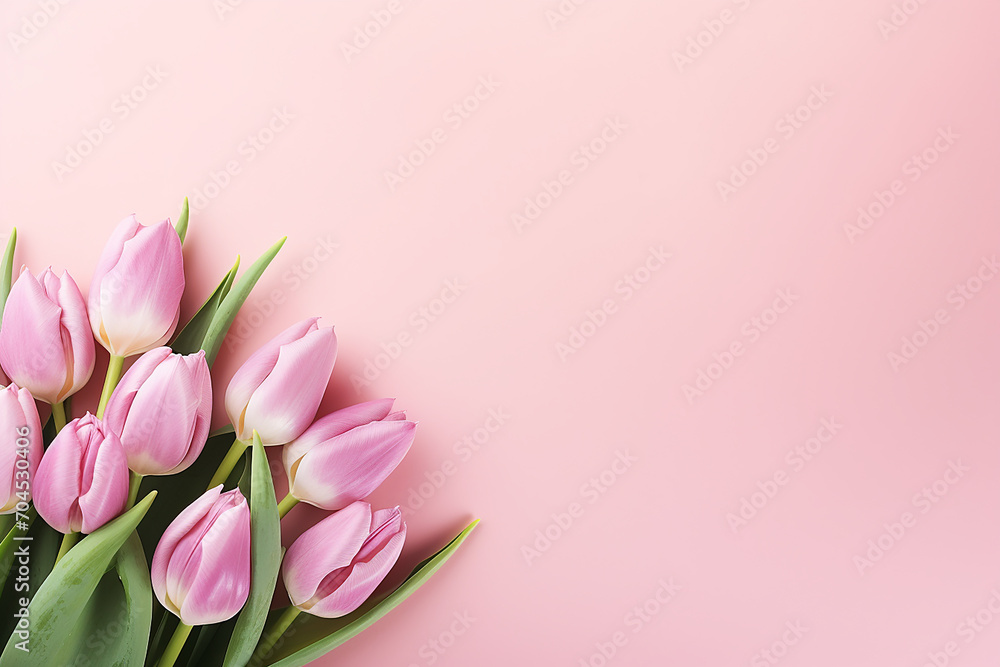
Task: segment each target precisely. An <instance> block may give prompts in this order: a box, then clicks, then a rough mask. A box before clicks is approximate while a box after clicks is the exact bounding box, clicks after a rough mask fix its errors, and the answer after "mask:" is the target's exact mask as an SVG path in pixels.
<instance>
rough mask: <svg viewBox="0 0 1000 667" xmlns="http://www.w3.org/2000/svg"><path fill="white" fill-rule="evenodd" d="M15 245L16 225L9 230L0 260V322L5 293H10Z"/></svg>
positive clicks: (5, 297)
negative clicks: (5, 246)
mask: <svg viewBox="0 0 1000 667" xmlns="http://www.w3.org/2000/svg"><path fill="white" fill-rule="evenodd" d="M16 245H17V227H14V228H13V229H12V230H10V238H9V239H7V249H6V250H5V251H4V253H3V260H2V261H0V322H2V321H3V307H4V306H5V305H7V295H8V294H10V284H11V282H12V281H13V279H14V247H15V246H16Z"/></svg>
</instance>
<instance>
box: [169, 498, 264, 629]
mask: <svg viewBox="0 0 1000 667" xmlns="http://www.w3.org/2000/svg"><path fill="white" fill-rule="evenodd" d="M221 489H222V486H221V485H219V486H217V487H215V488H214V489H209V490H208V491H206V492H205V493H204V494H202V495H201V497H200V498H198V499H197V500H195V501H194V502H193V503H191V504H190V505H189V506H188V507H187V508H186V509H184V511H182V512H181V513H180V514H178V515H177V518H176V519H174V520H173V522H172V523H171V524H170V525H169V526H167V529H166V530H165V531H164V532H163V537H161V538H160V543H159V544H158V545H156V551H155V552H154V553H153V567H152V569H151V574H152V579H153V591H154V592H155V593H156V598H157V599H158V600H159V601H160V603H161V604H163V606H164V607H166V608H167V609H169V610H170V611H171V612H173V613H174V614H176V615H177V616H178V617H179V618H180V619H181V622H182V623H184V624H186V625H209V624H210V623H221V622H222V621H225V620H228V619H230V618H232V617H233V616H235V615H236V613H237V612H238V611H239V610H240V609H242V607H243V605H244V603H246V601H247V596H248V595H249V594H250V508H249V507H248V506H247V501H246V498H244V497H243V494H242V493H240V490H239V489H233V490H232V491H228V492H226V493H222V492H221Z"/></svg>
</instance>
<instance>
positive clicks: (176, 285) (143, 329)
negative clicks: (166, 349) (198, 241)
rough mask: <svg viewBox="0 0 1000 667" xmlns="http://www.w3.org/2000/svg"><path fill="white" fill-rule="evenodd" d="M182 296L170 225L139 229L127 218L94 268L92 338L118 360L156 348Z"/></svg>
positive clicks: (169, 330)
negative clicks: (118, 358)
mask: <svg viewBox="0 0 1000 667" xmlns="http://www.w3.org/2000/svg"><path fill="white" fill-rule="evenodd" d="M183 294H184V260H183V258H182V256H181V241H180V238H179V237H178V236H177V232H175V231H174V228H173V226H172V225H171V224H170V221H169V220H164V221H163V222H161V223H159V224H156V225H152V226H150V227H144V226H142V225H140V224H139V221H138V220H136V218H135V216H134V215H131V216H129V217H127V218H125V219H124V220H122V222H121V223H120V224H119V225H118V227H117V229H115V231H114V233H113V234H112V235H111V238H110V239H109V240H108V243H107V245H106V246H104V252H103V253H101V259H100V260H99V261H98V263H97V268H96V269H95V270H94V277H93V279H92V281H91V284H90V298H89V308H90V326H91V328H92V329H93V331H94V336H95V337H96V338H97V340H98V341H100V343H101V345H103V346H104V347H105V349H107V350H108V352H110V353H111V354H113V355H115V356H119V357H130V356H132V355H134V354H142V353H143V352H145V351H147V350H151V349H153V348H154V347H159V346H161V345H163V344H164V343H166V342H167V341H168V340H169V339H170V336H172V335H173V333H174V329H176V328H177V320H178V318H179V316H180V306H181V296H182V295H183Z"/></svg>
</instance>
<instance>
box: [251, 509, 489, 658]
mask: <svg viewBox="0 0 1000 667" xmlns="http://www.w3.org/2000/svg"><path fill="white" fill-rule="evenodd" d="M478 523H479V521H478V520H477V521H473V522H472V523H471V524H469V526H468V527H467V528H466V529H465V530H463V531H462V532H461V533H459V535H458V536H457V537H456V538H455V539H454V540H452V541H451V542H449V543H448V545H447V546H446V547H445V548H444V549H441V551H439V552H437V553H436V554H434V555H433V556H431V557H430V558H428V559H427V560H425V561H423V562H422V563H420V564H419V565H417V567H416V568H415V569H414V570H413V572H412V573H411V574H410V576H409V577H407V579H406V581H404V582H403V583H402V585H401V586H400V587H399V588H397V589H396V590H394V591H393V592H392V593H390V594H389V595H387V596H386V597H384V598H382V599H381V600H378V601H374V602H368V603H367V604H365V605H364V606H362V607H361V608H360V609H358V610H357V611H356V612H354V613H353V614H349V615H348V616H345V617H344V618H337V619H325V618H318V617H316V616H308V615H307V614H301V615H300V616H299V617H298V619H296V621H295V622H294V623H292V625H291V627H290V628H289V629H288V631H287V632H286V633H285V636H284V638H285V639H288V640H291V639H293V638H294V639H298V641H296V642H292V641H286V642H284V644H280V645H279V646H278V647H277V651H276V652H275V655H274V656H273V658H272V659H274V662H270V663H268V664H269V665H271V666H272V667H301V666H302V665H305V664H307V663H309V662H311V661H313V660H316V659H317V658H319V657H320V656H322V655H325V654H326V653H328V652H329V651H332V650H333V649H335V648H337V647H338V646H340V645H341V644H343V643H344V642H346V641H347V640H348V639H351V638H352V637H354V636H356V635H357V634H359V633H361V632H362V631H364V630H367V629H368V628H369V627H370V626H371V625H372V624H373V623H375V621H377V620H379V619H380V618H382V617H383V616H385V615H386V614H388V613H389V612H390V611H392V610H393V609H394V608H395V607H396V606H397V605H399V604H400V603H401V602H402V601H403V600H405V599H406V598H408V597H410V596H411V595H413V593H415V592H416V591H417V589H418V588H420V587H421V586H423V585H424V583H426V581H427V580H428V579H430V578H431V576H432V575H433V574H434V573H435V572H437V571H438V570H439V569H440V568H441V566H442V565H444V564H445V562H446V561H447V560H448V559H449V558H451V557H452V556H453V555H454V554H455V552H456V551H457V550H458V548H459V547H460V546H462V543H463V542H465V540H466V539H467V538H468V537H469V534H470V533H471V532H472V531H473V530H475V528H476V525H477V524H478Z"/></svg>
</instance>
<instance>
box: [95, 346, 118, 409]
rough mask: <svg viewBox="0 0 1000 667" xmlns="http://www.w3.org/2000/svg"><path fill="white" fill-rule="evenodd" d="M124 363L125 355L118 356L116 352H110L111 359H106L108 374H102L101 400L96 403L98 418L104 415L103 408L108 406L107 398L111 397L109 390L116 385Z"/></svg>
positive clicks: (112, 389)
mask: <svg viewBox="0 0 1000 667" xmlns="http://www.w3.org/2000/svg"><path fill="white" fill-rule="evenodd" d="M124 363H125V357H119V356H118V355H117V354H112V355H111V359H110V360H108V374H107V375H105V376H104V389H103V390H102V391H101V402H100V403H98V405H97V418H98V419H101V418H103V417H104V408H106V407H108V399H109V398H111V392H113V391H114V390H115V387H117V386H118V380H119V379H121V376H122V364H124Z"/></svg>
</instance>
